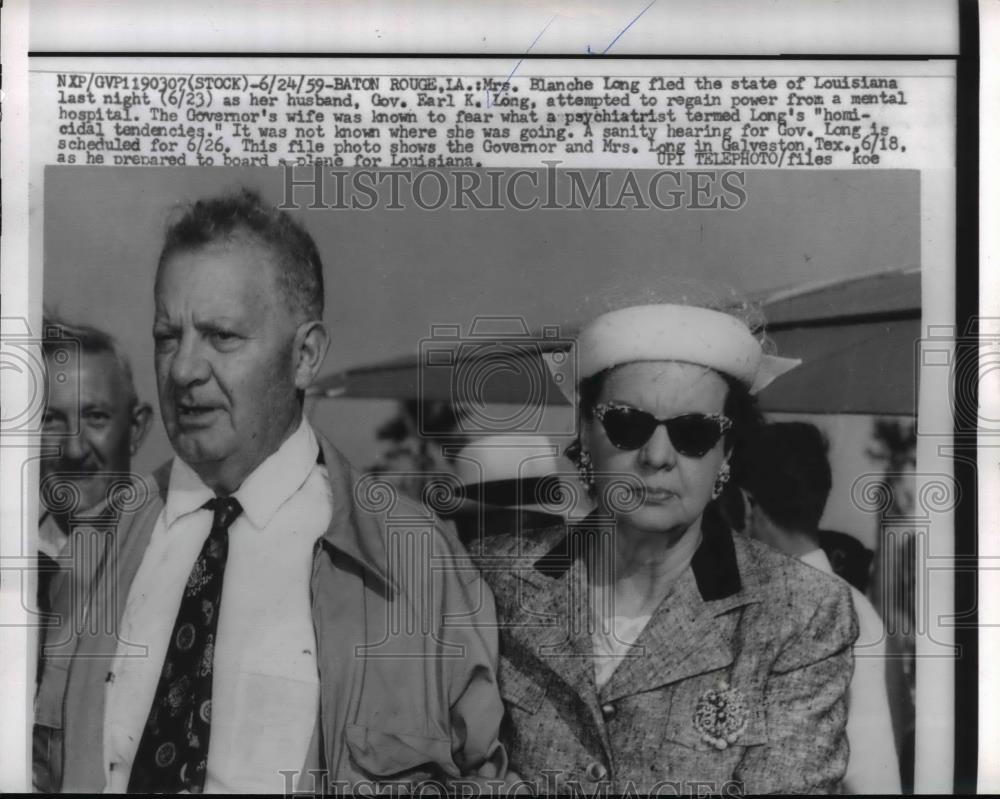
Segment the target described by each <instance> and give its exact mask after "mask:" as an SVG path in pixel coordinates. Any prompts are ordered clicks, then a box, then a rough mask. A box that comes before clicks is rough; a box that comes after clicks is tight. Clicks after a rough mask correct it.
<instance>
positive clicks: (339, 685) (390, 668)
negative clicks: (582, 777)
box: [36, 435, 506, 793]
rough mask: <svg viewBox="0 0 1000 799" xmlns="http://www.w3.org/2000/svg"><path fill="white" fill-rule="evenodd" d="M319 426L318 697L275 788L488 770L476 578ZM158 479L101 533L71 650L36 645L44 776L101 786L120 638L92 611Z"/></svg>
mask: <svg viewBox="0 0 1000 799" xmlns="http://www.w3.org/2000/svg"><path fill="white" fill-rule="evenodd" d="M317 438H319V439H320V447H321V451H322V456H323V461H324V463H325V464H326V467H327V471H328V473H329V477H330V489H331V496H332V500H333V518H332V519H331V522H330V526H329V528H328V529H327V531H326V533H325V534H324V535H323V536H322V537H321V538H319V539H318V540H317V542H316V544H315V546H314V549H313V565H312V573H311V577H310V592H311V596H312V616H313V626H314V629H315V631H316V641H317V662H318V665H319V679H320V703H319V705H320V706H319V707H318V708H317V715H316V719H315V728H314V733H313V740H312V743H311V745H310V751H309V753H308V755H307V757H306V761H305V763H302V764H299V763H295V764H289V767H288V769H289V774H288V776H287V777H285V780H286V793H287V792H289V791H291V790H293V789H297V790H301V791H305V792H310V793H311V792H313V791H315V792H317V793H320V792H326V791H327V790H330V789H333V790H336V789H338V788H340V789H341V790H342V789H345V788H347V787H348V786H352V785H358V784H359V783H361V782H364V781H368V780H371V781H381V780H392V781H397V780H398V781H400V782H402V783H410V784H412V783H413V782H414V781H420V780H425V779H434V780H450V779H455V778H459V777H477V778H481V779H492V778H495V777H501V778H502V777H503V774H504V771H505V769H506V758H505V754H504V750H503V747H502V746H501V745H500V744H499V742H498V732H499V726H500V722H501V718H502V715H503V707H502V704H501V702H500V697H499V694H498V691H497V685H496V664H497V634H496V621H495V616H494V610H493V598H492V596H491V594H490V592H489V589H488V588H487V587H486V586H485V585H484V584H483V581H482V579H481V578H480V576H479V574H478V572H477V570H476V569H475V567H474V566H473V564H472V563H471V561H470V560H469V559H468V557H467V555H466V554H465V552H464V550H463V549H462V547H461V545H460V544H459V543H458V541H457V538H456V536H455V534H454V532H453V531H452V530H451V529H450V528H448V527H446V526H444V525H442V524H441V523H440V522H438V521H437V519H435V517H434V516H433V515H431V514H430V513H429V512H428V511H426V510H425V509H424V508H423V507H422V506H419V505H417V504H416V503H413V502H411V501H409V500H407V499H405V498H401V497H396V496H394V495H392V492H390V491H388V490H387V489H386V487H385V486H380V485H379V484H378V483H365V482H364V480H365V478H362V477H360V476H359V475H358V474H357V473H356V472H354V471H353V469H352V468H351V467H350V465H349V464H348V463H347V461H346V460H344V459H343V457H342V456H341V455H340V454H339V453H338V452H337V451H336V450H335V449H334V448H333V447H332V446H330V445H329V444H328V443H327V442H326V441H325V440H323V439H322V437H320V436H318V435H317ZM168 478H169V472H168V470H160V472H158V473H157V474H156V475H155V476H154V478H153V479H150V480H147V481H140V482H141V484H137V497H136V501H135V502H134V503H133V507H131V508H129V509H127V510H126V511H125V512H124V513H123V514H122V517H121V519H120V521H119V522H118V524H117V531H116V534H114V535H108V536H107V538H106V541H107V546H108V551H107V552H106V554H105V556H104V557H103V559H102V561H101V565H100V568H99V569H97V570H96V571H95V572H94V576H93V578H92V579H93V582H92V585H91V588H90V591H89V594H88V597H87V602H88V604H87V606H86V607H85V609H84V613H85V615H84V617H83V618H82V619H78V620H77V621H78V623H79V626H81V627H82V628H83V632H82V633H78V634H77V635H75V636H72V637H70V639H69V640H68V641H66V642H65V643H64V645H63V652H65V647H66V646H67V645H68V646H70V647H71V648H72V649H73V650H74V655H73V657H70V658H67V657H65V656H64V657H58V658H48V659H47V660H46V666H45V671H44V673H43V675H42V688H41V689H40V691H39V694H38V700H37V702H36V720H37V721H38V722H39V723H40V725H41V732H42V733H45V734H46V735H47V736H48V738H49V740H47V741H41V742H39V735H38V733H39V729H38V725H36V752H37V753H38V754H40V755H41V756H43V757H46V758H47V759H46V761H45V762H44V763H40V764H39V763H36V775H37V773H38V772H39V771H43V772H44V771H47V772H48V774H47V775H45V777H46V778H45V784H46V785H47V786H48V787H49V789H51V790H62V791H72V792H88V793H90V792H99V791H101V790H102V789H103V787H104V785H105V776H104V767H103V716H104V693H105V692H104V681H105V677H106V675H107V673H108V671H109V669H110V665H111V662H112V659H113V658H114V655H115V651H116V648H117V646H118V640H117V637H116V636H115V634H114V632H115V629H117V625H115V624H113V623H109V624H100V623H98V622H100V621H101V620H110V621H112V622H113V621H114V620H117V619H120V617H121V613H122V612H123V610H124V606H125V600H126V597H127V596H128V593H129V588H130V586H131V582H132V579H133V577H134V576H135V573H136V570H137V569H138V566H139V563H140V562H141V560H142V556H143V553H144V552H145V549H146V546H147V544H148V542H149V538H150V536H151V534H152V530H153V527H154V525H155V523H156V519H157V517H158V516H159V513H160V510H161V509H162V508H163V502H164V499H165V496H166V488H167V485H168ZM359 481H360V482H359ZM143 492H145V493H143ZM404 553H409V554H410V556H411V557H409V558H405V557H403V555H404ZM421 555H423V556H426V559H425V560H424V561H423V567H422V564H421V559H420V556H421ZM88 619H90V620H94V623H88V622H87V620H88ZM315 770H319V771H318V772H317V773H316V777H318V779H317V778H315V777H314V774H313V771H315Z"/></svg>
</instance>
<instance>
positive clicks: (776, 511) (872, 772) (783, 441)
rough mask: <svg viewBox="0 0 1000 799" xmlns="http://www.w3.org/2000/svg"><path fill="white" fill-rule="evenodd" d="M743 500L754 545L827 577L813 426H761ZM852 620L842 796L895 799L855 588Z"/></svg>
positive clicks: (877, 661)
mask: <svg viewBox="0 0 1000 799" xmlns="http://www.w3.org/2000/svg"><path fill="white" fill-rule="evenodd" d="M738 468H739V472H740V474H741V475H742V484H743V487H744V489H745V490H746V491H747V494H748V497H747V499H748V502H749V506H750V507H749V519H748V523H747V530H748V532H749V533H750V535H751V536H752V537H754V538H756V539H757V540H758V541H762V542H764V543H766V544H769V545H771V546H772V547H774V548H775V549H778V550H781V551H782V552H784V553H785V554H787V555H790V556H792V557H795V558H798V559H799V560H801V561H803V562H804V563H807V564H809V565H810V566H813V567H814V568H816V569H818V570H820V571H823V572H827V573H828V574H832V573H833V568H832V566H831V565H830V561H829V559H828V558H827V556H826V554H825V553H824V551H823V549H822V548H821V547H820V539H819V522H820V518H821V517H822V516H823V509H824V508H825V507H826V501H827V498H828V497H829V494H830V488H831V485H832V477H831V472H830V463H829V460H828V458H827V444H826V441H825V440H824V439H823V435H822V434H821V433H820V431H819V430H818V429H817V428H816V427H815V426H814V425H811V424H805V423H801V422H783V423H774V424H768V425H764V426H763V427H762V428H761V430H760V431H759V432H758V434H757V435H756V436H755V437H754V438H753V440H751V441H749V442H748V446H747V447H746V448H745V450H744V455H743V459H742V461H741V463H740V464H738ZM851 596H852V597H853V600H854V610H855V612H856V613H857V616H858V626H859V635H858V640H857V642H856V643H855V645H854V656H855V662H854V676H853V677H852V679H851V684H850V687H849V689H848V693H847V708H848V711H847V712H848V717H847V739H848V743H849V744H850V749H851V756H850V760H849V762H848V765H847V774H846V775H845V777H844V791H845V793H852V794H874V793H879V794H898V793H899V792H900V776H899V764H898V760H897V757H896V748H895V742H894V738H893V731H892V723H891V718H890V713H889V701H888V696H887V691H886V670H885V630H884V627H883V625H882V620H881V619H880V618H879V616H878V613H876V612H875V608H873V607H872V604H871V602H869V601H868V599H867V598H866V597H865V596H864V594H862V593H861V592H860V591H858V590H857V589H856V588H854V587H853V586H852V587H851Z"/></svg>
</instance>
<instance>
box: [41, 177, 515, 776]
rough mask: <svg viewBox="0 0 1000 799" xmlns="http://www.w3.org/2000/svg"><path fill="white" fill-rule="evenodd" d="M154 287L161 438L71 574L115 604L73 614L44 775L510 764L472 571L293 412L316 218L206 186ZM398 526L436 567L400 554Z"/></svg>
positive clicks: (381, 772) (447, 537) (395, 770)
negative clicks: (99, 549)
mask: <svg viewBox="0 0 1000 799" xmlns="http://www.w3.org/2000/svg"><path fill="white" fill-rule="evenodd" d="M154 299H155V314H154V318H153V324H152V330H153V338H154V341H155V365H156V378H157V386H158V390H159V399H160V412H161V414H162V417H163V422H164V426H165V427H166V432H167V436H168V437H169V439H170V443H171V445H172V447H173V449H174V453H175V456H174V458H173V459H172V460H171V461H170V462H169V463H168V464H166V465H165V466H164V467H163V468H161V469H160V470H158V471H157V472H156V473H155V474H154V475H153V477H152V479H151V480H150V481H149V483H150V489H149V499H148V501H146V502H143V503H141V505H140V506H139V507H138V508H135V509H133V510H132V511H131V512H129V513H128V514H126V515H125V516H124V517H123V518H122V520H121V522H120V523H119V525H118V530H117V544H118V546H117V549H116V550H115V551H114V552H113V557H112V558H110V559H109V561H108V565H107V566H106V568H105V569H104V570H103V571H102V573H101V575H100V576H99V578H98V579H96V580H95V583H94V585H93V587H92V590H91V592H90V593H89V595H88V597H87V599H88V602H89V604H88V606H87V611H88V613H89V617H90V618H95V619H106V620H108V622H109V624H108V625H103V624H102V625H99V629H96V630H95V631H94V632H93V633H91V634H89V635H82V636H80V639H79V644H78V646H77V648H76V651H75V653H74V657H73V658H72V660H71V661H70V663H69V667H68V672H69V673H68V677H67V687H66V692H65V700H64V701H63V702H62V703H61V706H59V707H55V708H49V709H48V710H49V712H51V713H53V714H55V715H56V717H57V719H58V721H59V722H60V723H61V726H62V728H63V729H64V731H65V736H64V739H63V751H62V756H61V773H60V774H59V775H58V776H57V778H56V779H55V780H54V787H55V789H56V790H62V791H72V792H99V791H102V790H107V791H109V792H116V793H125V792H128V793H181V792H189V793H201V792H234V793H247V792H253V793H285V794H287V793H289V792H290V791H293V790H300V791H310V792H317V793H326V792H329V791H341V790H345V789H348V788H350V787H352V786H356V785H361V784H366V785H368V787H369V788H371V789H372V790H375V788H374V787H373V785H374V783H383V782H385V781H389V782H393V783H397V784H401V786H404V787H405V786H408V787H410V788H412V787H413V785H414V784H416V783H420V782H424V781H426V780H434V781H437V780H451V779H457V778H469V779H472V778H481V779H492V778H494V777H503V775H504V772H505V769H506V756H505V752H504V749H503V747H502V745H500V744H499V742H498V731H499V726H500V720H501V717H502V704H501V701H500V697H499V694H498V692H497V686H496V676H495V675H496V662H497V643H496V635H497V633H496V619H495V616H494V613H493V601H492V596H491V595H490V593H489V590H488V589H487V588H486V587H485V586H484V585H483V583H482V580H481V579H480V577H479V575H478V574H477V573H476V570H475V568H474V567H473V565H472V564H471V562H470V561H469V560H468V558H467V557H466V556H465V553H464V552H463V551H462V550H461V547H460V545H459V544H458V543H457V541H454V540H453V536H452V535H451V534H450V532H446V531H445V530H444V529H443V528H442V526H441V525H440V523H439V522H438V521H437V520H436V519H435V518H434V516H433V515H432V514H430V513H428V512H427V511H426V510H425V509H423V508H421V507H420V506H418V505H416V504H415V503H413V502H411V501H409V500H406V499H405V498H400V497H395V498H393V499H394V500H395V501H394V502H390V503H389V505H388V506H387V505H385V504H381V503H380V497H379V496H373V495H371V494H370V493H366V492H365V491H364V490H363V488H364V486H363V485H362V483H361V479H362V478H361V477H360V476H359V475H358V474H357V473H356V472H355V471H354V470H353V468H352V467H351V466H350V464H348V463H347V461H346V460H345V459H344V458H343V456H341V455H340V454H339V453H338V452H337V450H336V449H335V448H334V447H333V446H331V445H330V444H329V443H328V442H327V441H325V440H324V439H323V438H322V437H321V436H320V435H318V434H317V433H316V432H315V431H314V429H313V427H312V425H311V424H310V423H309V421H308V420H307V419H306V418H305V416H304V415H303V401H304V396H305V391H306V389H307V388H308V386H309V385H310V384H311V383H312V381H313V379H314V378H315V376H316V374H317V372H318V370H319V369H320V366H321V364H322V362H323V359H324V357H325V355H326V351H327V347H328V341H329V340H328V334H327V330H326V327H325V325H324V323H323V307H324V278H323V267H322V263H321V261H320V256H319V253H318V251H317V249H316V245H315V243H314V241H313V239H312V237H311V236H310V235H309V233H308V232H307V231H306V230H305V229H304V228H303V227H302V226H301V225H299V224H298V223H297V222H296V221H295V220H294V219H292V217H291V216H289V215H288V214H286V213H284V212H282V211H279V210H277V209H275V208H274V207H273V206H268V205H267V204H265V203H264V202H263V200H262V199H261V198H260V196H259V195H258V194H256V193H254V192H250V191H247V190H243V191H240V192H236V193H233V194H227V195H223V196H220V197H213V198H209V199H204V200H200V201H198V202H195V203H194V204H193V205H191V206H189V207H187V208H185V209H183V211H182V212H181V213H180V215H179V216H178V217H176V218H175V220H174V222H173V223H172V224H171V225H170V227H169V228H168V230H167V234H166V239H165V242H164V245H163V248H162V250H161V253H160V258H159V262H158V265H157V271H156V279H155V284H154ZM390 514H398V517H401V518H404V519H405V520H406V524H405V525H404V526H402V527H400V525H395V526H392V525H390V519H389V517H390ZM412 537H416V540H413V545H414V549H415V550H416V551H417V552H421V553H423V554H424V556H425V557H427V558H431V557H433V559H434V560H433V563H434V564H435V566H436V568H434V569H432V568H430V563H431V562H430V561H429V560H428V561H427V562H425V563H421V562H419V561H412V562H410V561H403V562H402V563H400V561H399V558H398V557H397V555H398V552H399V551H400V547H406V546H407V545H408V544H409V543H410V542H411V540H412ZM454 619H460V620H461V623H454V621H453V620H454ZM109 628H110V629H109ZM138 647H143V648H144V649H145V651H144V652H142V653H141V654H142V656H135V654H137V653H136V652H135V650H136V649H137V648H138Z"/></svg>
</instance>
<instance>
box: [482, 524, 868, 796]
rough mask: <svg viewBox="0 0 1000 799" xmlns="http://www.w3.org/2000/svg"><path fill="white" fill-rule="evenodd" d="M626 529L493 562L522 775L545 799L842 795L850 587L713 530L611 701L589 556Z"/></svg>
mask: <svg viewBox="0 0 1000 799" xmlns="http://www.w3.org/2000/svg"><path fill="white" fill-rule="evenodd" d="M611 525H613V522H611V521H608V522H605V523H603V526H602V523H601V522H600V520H599V519H597V518H596V517H594V516H591V517H588V519H587V520H585V521H584V522H583V523H582V524H580V525H578V526H574V527H572V528H570V530H569V531H567V529H566V527H564V526H556V527H553V528H550V529H548V530H544V531H537V530H536V531H528V532H527V533H526V534H523V535H506V536H500V537H497V538H495V539H490V540H489V541H488V542H487V544H486V548H485V552H484V553H483V555H482V557H481V558H480V565H481V566H482V568H483V570H484V576H485V577H486V578H487V580H488V581H489V582H490V583H491V585H492V587H493V591H494V594H495V595H496V597H497V614H498V617H499V620H500V624H501V638H500V654H501V660H500V691H501V695H502V696H503V699H504V701H505V703H506V705H507V708H508V713H509V718H508V719H507V722H506V723H505V735H504V738H503V741H504V744H505V746H506V747H507V753H508V756H509V758H510V768H511V770H512V771H513V772H516V773H517V774H519V775H520V776H521V777H522V778H524V779H525V780H528V781H529V782H530V783H531V784H532V785H533V786H534V787H537V788H538V789H540V790H541V791H543V792H545V793H562V792H571V793H583V794H588V793H604V794H605V795H606V794H608V793H610V794H623V793H633V794H635V793H638V794H640V795H642V794H655V795H687V794H698V795H701V794H708V793H712V794H723V795H736V794H737V793H740V794H742V793H743V792H744V791H745V792H746V793H751V794H757V793H794V792H806V793H810V792H835V791H837V790H838V788H839V783H840V781H841V779H842V778H843V776H844V770H845V767H846V765H847V755H848V747H847V740H846V737H845V734H844V726H845V721H846V705H845V700H844V696H845V693H846V690H847V686H848V683H849V681H850V678H851V670H852V659H851V644H852V643H853V641H854V639H855V638H856V637H857V622H856V619H855V615H854V611H853V609H852V607H851V596H850V593H849V591H848V589H847V586H846V584H845V583H843V582H842V581H841V580H838V579H836V578H832V577H828V576H827V575H824V574H820V573H819V572H817V571H816V570H815V569H811V568H809V567H807V566H805V565H803V564H802V563H800V562H798V561H796V560H793V559H791V558H788V557H786V556H785V555H782V554H780V553H777V552H775V551H773V550H771V549H769V548H766V547H764V546H762V545H760V544H757V543H756V542H754V541H750V540H747V539H745V538H743V537H742V536H732V535H731V533H730V532H729V530H727V529H724V528H722V527H721V526H715V525H711V524H710V523H709V520H708V519H707V518H706V520H705V523H704V525H703V527H704V538H703V541H702V543H701V546H700V547H699V549H698V550H697V552H696V553H695V555H694V558H693V560H692V562H691V564H690V565H689V566H688V568H687V569H686V570H685V572H684V573H682V575H681V576H680V577H679V578H678V580H677V582H676V583H675V584H674V586H673V588H672V590H671V593H670V594H669V595H668V596H667V597H666V598H665V599H664V601H663V602H662V603H661V604H660V606H659V607H658V608H657V610H656V611H655V612H654V614H653V616H652V617H651V619H650V621H649V622H648V624H647V625H646V626H645V628H644V629H643V630H642V632H641V634H640V635H639V638H638V639H637V640H636V642H635V646H634V648H633V649H632V651H631V653H630V655H629V656H628V657H627V658H626V659H625V660H624V661H623V662H622V663H620V664H619V665H618V667H617V668H616V669H615V671H614V673H613V674H612V675H611V677H610V679H609V680H608V682H607V683H606V684H605V685H604V686H603V687H602V688H600V689H598V688H597V687H596V684H595V679H594V661H593V646H592V642H591V635H590V624H591V619H590V616H589V602H588V600H587V596H588V590H587V568H586V565H585V560H586V558H585V555H586V554H587V552H588V548H589V547H590V546H593V545H594V544H593V542H594V541H595V540H599V539H600V536H602V535H613V526H611ZM609 528H610V529H609ZM606 544H607V542H606V541H605V545H606ZM720 730H721V731H724V732H727V733H728V736H725V737H730V738H731V739H730V740H719V739H720V738H722V737H724V736H722V735H718V734H716V735H713V734H712V733H713V732H715V733H718V732H719V731H720ZM713 737H714V738H715V739H716V740H715V741H713V740H711V738H713Z"/></svg>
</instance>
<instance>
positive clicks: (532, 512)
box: [449, 435, 593, 550]
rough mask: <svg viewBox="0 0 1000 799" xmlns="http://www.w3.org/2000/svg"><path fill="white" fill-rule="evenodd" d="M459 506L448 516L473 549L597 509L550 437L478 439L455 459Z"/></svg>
mask: <svg viewBox="0 0 1000 799" xmlns="http://www.w3.org/2000/svg"><path fill="white" fill-rule="evenodd" d="M454 469H455V474H456V477H457V479H458V481H459V484H460V485H459V489H458V492H457V493H458V496H457V497H456V500H458V501H459V502H460V504H458V507H457V508H456V509H455V510H454V511H453V512H452V513H451V514H449V518H450V519H451V520H452V521H454V522H455V526H456V528H457V529H458V534H459V537H460V538H461V540H462V543H464V544H465V545H466V546H467V547H469V549H470V550H475V549H477V548H478V545H479V542H480V541H481V539H483V538H486V537H489V536H491V535H494V534H497V533H500V532H505V533H509V532H510V531H511V530H514V529H522V530H528V529H541V528H544V527H551V526H553V525H561V524H563V523H564V521H566V520H567V519H570V518H578V519H579V518H583V517H584V516H586V515H587V513H589V512H590V511H591V510H592V509H593V505H592V504H591V502H590V500H589V498H588V497H587V496H586V495H585V493H584V492H583V491H582V490H581V488H580V486H579V483H578V482H577V480H576V467H574V466H573V464H572V463H571V462H570V461H569V459H568V458H566V457H565V456H563V455H561V454H560V453H559V447H558V446H557V445H556V444H554V443H553V442H552V441H551V440H550V439H549V438H548V437H547V436H540V435H491V436H483V437H482V438H477V439H475V440H474V441H472V442H470V443H469V444H468V445H467V446H465V447H463V448H462V449H461V450H460V451H459V452H458V453H457V454H456V455H455V457H454Z"/></svg>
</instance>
